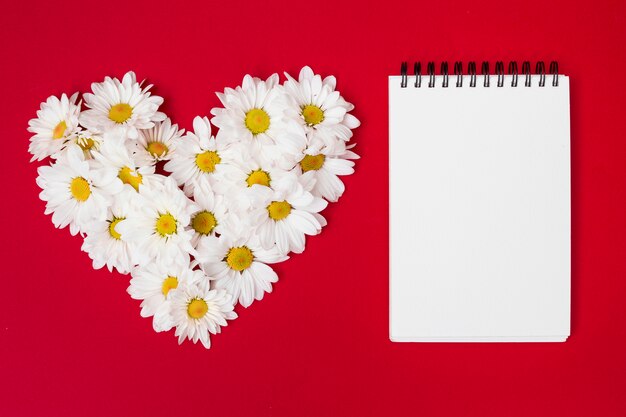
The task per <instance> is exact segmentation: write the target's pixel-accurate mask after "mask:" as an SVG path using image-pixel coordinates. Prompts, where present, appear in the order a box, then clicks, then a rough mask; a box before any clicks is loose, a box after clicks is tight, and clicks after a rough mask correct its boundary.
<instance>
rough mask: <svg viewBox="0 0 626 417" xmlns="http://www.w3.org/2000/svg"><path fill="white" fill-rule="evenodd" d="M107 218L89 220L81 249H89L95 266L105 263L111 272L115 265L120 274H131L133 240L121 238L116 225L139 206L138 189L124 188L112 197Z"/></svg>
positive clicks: (97, 267)
mask: <svg viewBox="0 0 626 417" xmlns="http://www.w3.org/2000/svg"><path fill="white" fill-rule="evenodd" d="M112 200H113V201H112V205H111V207H109V209H108V214H107V219H106V220H104V221H95V222H92V223H91V224H89V225H88V226H87V227H86V228H85V230H86V234H87V235H86V236H85V240H84V241H83V245H82V247H81V250H82V251H83V252H87V254H88V255H89V257H90V258H91V259H92V260H93V268H94V269H100V268H102V267H103V266H105V265H106V267H107V269H108V270H109V272H112V271H113V268H115V269H117V271H118V272H119V273H121V274H128V273H129V272H130V271H131V269H132V268H133V261H132V253H133V251H134V247H133V244H131V243H130V242H127V241H125V240H122V235H121V234H120V232H118V230H117V226H118V225H119V224H120V223H121V222H123V221H125V220H126V218H127V217H128V216H129V215H130V214H131V212H132V211H133V210H137V209H138V207H136V204H137V200H138V198H137V193H136V192H135V191H133V190H131V189H129V188H125V189H124V190H122V191H121V192H119V193H117V194H116V195H115V196H113V198H112Z"/></svg>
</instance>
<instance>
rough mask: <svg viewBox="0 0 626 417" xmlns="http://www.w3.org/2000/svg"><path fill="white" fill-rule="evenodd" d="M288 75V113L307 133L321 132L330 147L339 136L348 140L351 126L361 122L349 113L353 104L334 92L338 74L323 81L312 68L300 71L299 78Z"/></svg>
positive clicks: (286, 85)
mask: <svg viewBox="0 0 626 417" xmlns="http://www.w3.org/2000/svg"><path fill="white" fill-rule="evenodd" d="M285 76H286V77H287V81H285V83H284V85H283V88H284V90H285V92H286V93H287V95H288V97H290V98H291V100H290V103H291V105H290V106H289V107H288V110H287V115H288V116H290V117H291V118H293V119H294V120H297V121H298V122H299V123H300V124H301V125H302V126H303V127H304V129H305V130H306V132H307V134H309V135H317V134H320V135H321V136H320V137H321V138H322V139H325V140H326V143H327V146H331V147H332V146H333V141H334V140H337V139H339V140H342V141H349V140H350V138H351V137H352V129H355V128H357V127H358V126H359V125H360V124H361V123H360V122H359V120H358V119H357V118H356V117H354V116H352V115H351V114H350V113H348V112H349V111H351V110H353V109H354V106H353V105H352V104H350V103H348V102H347V101H346V100H344V98H343V97H341V95H340V94H339V92H338V91H335V87H336V80H335V77H333V76H330V77H326V78H324V79H323V80H322V77H321V76H320V75H317V74H315V73H313V70H312V69H311V68H310V67H304V68H302V70H300V75H299V76H298V80H296V79H294V78H293V77H291V76H290V75H289V74H287V73H285Z"/></svg>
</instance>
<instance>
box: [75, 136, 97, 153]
mask: <svg viewBox="0 0 626 417" xmlns="http://www.w3.org/2000/svg"><path fill="white" fill-rule="evenodd" d="M77 143H78V146H80V148H81V149H82V150H83V151H89V150H91V148H93V146H94V145H95V144H96V143H95V142H94V141H93V139H91V138H80V139H78V141H77Z"/></svg>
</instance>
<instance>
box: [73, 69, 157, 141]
mask: <svg viewBox="0 0 626 417" xmlns="http://www.w3.org/2000/svg"><path fill="white" fill-rule="evenodd" d="M141 84H143V82H142V83H141ZM141 84H139V83H138V82H137V79H136V77H135V73H134V72H132V71H129V72H127V73H126V74H125V75H124V77H123V78H122V81H121V82H120V81H119V80H118V79H117V78H110V77H105V78H104V81H103V82H101V83H93V84H91V90H92V91H93V94H91V93H86V94H84V99H85V105H86V106H87V107H88V108H89V110H85V111H84V112H82V113H81V115H80V123H81V124H82V125H83V126H85V127H87V128H88V129H91V130H97V131H103V132H105V131H109V130H113V129H122V130H124V131H126V132H127V134H128V137H129V138H131V139H137V136H138V132H137V129H149V128H151V127H153V126H154V122H160V121H162V120H165V114H163V113H161V112H159V111H158V109H159V106H160V105H161V104H163V98H162V97H159V96H153V95H151V93H150V92H149V90H150V88H152V85H148V86H147V87H145V88H142V86H141Z"/></svg>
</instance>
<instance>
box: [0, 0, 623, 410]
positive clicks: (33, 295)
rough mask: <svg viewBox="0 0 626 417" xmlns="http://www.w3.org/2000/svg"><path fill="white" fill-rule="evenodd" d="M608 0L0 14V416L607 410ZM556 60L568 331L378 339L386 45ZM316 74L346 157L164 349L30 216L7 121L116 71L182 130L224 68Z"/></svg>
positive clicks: (613, 135)
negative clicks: (320, 224)
mask: <svg viewBox="0 0 626 417" xmlns="http://www.w3.org/2000/svg"><path fill="white" fill-rule="evenodd" d="M625 28H626V3H625V2H624V1H606V0H601V1H595V2H575V1H555V2H547V1H534V0H530V1H526V2H511V1H490V2H486V3H484V4H480V2H476V1H470V0H461V1H459V0H451V1H449V2H445V3H438V2H417V1H413V2H405V1H396V0H390V1H385V2H373V1H371V2H370V1H349V2H348V1H346V2H339V1H335V2H326V1H323V0H320V1H317V2H311V1H309V2H295V1H279V2H250V3H245V4H244V3H238V2H234V1H223V2H213V3H211V2H206V1H195V2H174V3H171V2H168V3H166V2H162V3H161V2H154V1H153V2H144V3H143V4H139V3H134V2H122V3H111V2H85V1H81V2H78V1H76V2H66V3H60V2H47V1H46V2H44V1H36V2H27V1H12V2H6V3H4V4H3V6H2V12H1V13H0V38H1V39H2V42H0V56H2V63H1V64H0V75H1V76H0V81H1V82H2V87H1V88H0V92H1V95H2V99H1V100H0V117H1V122H0V126H2V140H1V143H2V147H1V148H0V149H1V150H2V153H1V157H2V162H1V163H0V170H1V176H0V178H1V181H2V186H1V188H2V203H1V204H0V210H1V212H0V219H1V222H0V224H1V226H0V231H1V235H2V250H1V251H0V253H1V256H2V266H1V268H0V271H1V276H2V278H1V279H2V281H1V287H2V291H1V294H2V301H1V302H0V416H7V417H9V416H65V417H68V416H84V415H90V416H113V415H115V416H130V415H132V416H141V415H151V416H157V415H168V416H174V415H176V416H192V415H193V416H197V415H210V416H248V417H249V416H287V415H298V416H406V415H423V416H503V415H506V416H570V417H572V416H590V415H595V416H605V417H607V416H624V415H626V394H625V392H624V387H625V383H624V380H625V378H626V302H625V301H624V300H625V296H626V265H625V263H624V254H625V252H626V233H625V231H626V227H625V226H626V192H625V190H626V175H625V166H626V135H625V134H624V131H625V130H624V118H625V116H624V98H625V93H626V80H625V79H624V76H623V75H624V68H626V59H625V58H626V53H625V48H624V45H626V29H625ZM416 59H420V60H422V61H427V60H434V61H438V62H439V61H441V60H449V61H455V60H463V61H465V62H467V61H469V60H476V61H482V60H489V61H491V63H492V68H493V63H494V61H495V60H504V61H505V62H506V61H509V60H518V62H520V63H521V61H522V60H526V59H527V60H531V61H532V62H533V66H534V62H536V61H537V60H545V61H550V60H552V59H557V60H558V61H559V62H560V69H561V71H562V72H563V73H566V74H568V75H569V76H571V119H572V170H573V171H572V191H573V195H572V207H573V209H572V210H573V213H572V214H573V217H572V219H573V220H572V232H573V246H572V267H573V276H572V284H573V294H572V306H573V310H572V336H571V338H570V339H569V341H568V342H566V343H562V344H394V343H391V342H390V341H389V339H388V313H387V312H388V289H387V287H388V274H387V269H388V254H387V251H388V243H387V239H388V227H387V219H388V206H387V197H388V187H387V180H388V175H387V168H388V163H387V156H388V151H387V139H388V135H387V128H388V126H387V123H388V116H387V83H386V77H387V76H388V75H390V74H397V73H398V72H399V66H400V62H401V61H402V60H409V61H412V60H416ZM303 65H310V66H312V67H313V69H314V70H315V71H316V72H319V73H322V74H324V75H328V74H334V75H335V76H337V79H338V87H339V89H340V90H341V92H342V94H343V95H344V96H345V97H346V98H347V99H348V100H349V101H351V102H352V103H354V104H355V105H356V110H355V111H354V114H355V115H356V116H357V117H358V118H359V119H361V121H362V126H361V127H360V128H359V129H357V130H356V132H355V140H356V142H357V143H358V145H357V148H356V151H357V152H358V153H359V154H360V155H361V156H362V159H361V160H360V161H358V163H357V172H356V174H355V175H353V176H351V177H348V178H346V180H345V183H346V186H347V191H346V193H345V194H344V196H343V197H342V199H341V200H340V202H339V204H335V205H332V206H331V207H330V208H329V209H328V210H327V211H326V212H325V214H326V215H327V217H328V220H329V225H328V227H327V228H326V229H324V232H323V233H322V234H321V235H320V236H316V237H313V238H310V239H309V240H308V241H307V250H306V251H305V253H304V254H302V255H296V256H293V257H292V259H291V260H289V261H288V262H285V263H283V264H280V265H278V266H277V270H278V273H279V275H280V281H279V282H278V284H277V285H275V287H274V292H273V293H272V294H270V295H268V296H266V298H265V299H264V300H263V301H262V302H257V303H254V304H253V305H252V306H251V307H250V308H249V309H247V310H243V309H239V310H238V311H239V313H240V318H239V319H237V320H235V321H234V322H232V323H231V324H229V325H228V327H227V328H225V329H224V331H223V333H222V334H221V335H219V336H217V337H214V338H213V348H212V349H211V350H210V351H206V350H205V349H204V348H202V346H200V345H193V344H191V343H185V344H183V345H182V346H178V345H177V343H176V339H175V338H174V336H173V334H172V333H161V334H156V333H154V331H153V330H152V327H151V321H150V320H146V319H142V318H141V317H140V316H139V302H137V301H134V300H132V299H130V297H129V296H128V295H127V293H126V287H127V282H128V278H127V277H124V276H121V275H119V274H110V273H109V272H107V271H106V270H99V271H94V270H93V269H92V267H91V262H90V260H89V258H88V257H87V256H86V254H84V253H81V252H80V250H79V249H80V244H81V239H80V238H78V237H71V236H70V234H69V231H68V230H67V229H65V230H62V231H59V230H56V229H54V227H53V225H52V223H51V221H50V218H49V217H46V216H44V215H43V210H44V203H43V202H42V201H40V200H39V199H38V193H39V189H38V188H37V186H36V185H35V176H36V165H35V164H29V163H28V160H29V158H30V155H28V154H27V147H28V138H29V134H28V133H27V132H26V127H27V122H28V120H29V119H30V118H31V117H34V115H35V111H36V110H37V109H38V107H39V103H40V102H41V101H43V100H45V99H46V97H47V96H49V95H51V94H56V95H59V94H61V93H63V92H66V93H72V92H74V91H77V90H78V91H87V90H88V89H89V85H90V83H91V82H93V81H101V80H102V79H103V78H104V76H105V75H112V76H117V77H121V76H122V75H123V74H124V73H125V72H126V71H127V70H134V71H135V72H136V73H137V76H138V77H139V78H140V79H142V78H147V79H148V80H149V81H150V82H151V83H154V84H155V92H156V93H157V94H158V95H161V96H163V97H164V98H165V101H166V105H165V107H164V110H165V111H166V112H167V113H168V114H169V115H170V116H171V117H172V119H173V120H174V121H175V122H177V123H179V124H180V125H181V126H182V127H184V128H187V129H189V128H191V121H192V119H193V117H194V116H195V115H197V114H200V115H208V113H209V110H210V109H211V108H212V107H214V106H216V105H218V100H217V98H216V97H215V95H214V94H213V93H214V92H215V91H219V90H223V88H224V87H226V86H235V85H238V84H239V83H240V82H241V79H242V78H243V75H244V74H246V73H251V74H254V75H257V76H260V77H266V76H268V75H270V74H271V73H273V72H279V73H281V74H282V71H288V72H290V73H291V74H297V72H298V70H299V69H300V68H301V67H302V66H303Z"/></svg>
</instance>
